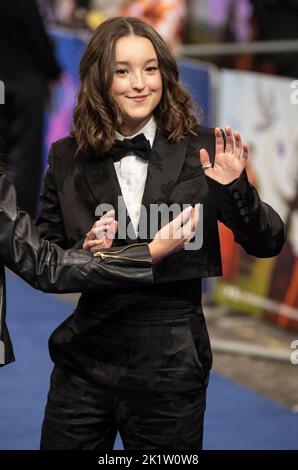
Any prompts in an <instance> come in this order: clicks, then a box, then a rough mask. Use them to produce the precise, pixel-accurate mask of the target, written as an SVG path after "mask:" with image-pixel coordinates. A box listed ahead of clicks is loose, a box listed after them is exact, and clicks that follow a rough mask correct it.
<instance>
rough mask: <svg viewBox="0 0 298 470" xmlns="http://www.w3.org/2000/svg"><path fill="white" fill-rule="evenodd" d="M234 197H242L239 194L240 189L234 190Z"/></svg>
mask: <svg viewBox="0 0 298 470" xmlns="http://www.w3.org/2000/svg"><path fill="white" fill-rule="evenodd" d="M233 198H234V199H239V198H240V195H239V193H238V191H235V192H234V194H233Z"/></svg>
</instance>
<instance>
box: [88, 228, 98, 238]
mask: <svg viewBox="0 0 298 470" xmlns="http://www.w3.org/2000/svg"><path fill="white" fill-rule="evenodd" d="M86 238H87V240H94V238H96V235H95V233H94V230H93V229H91V230H90V232H87V233H86Z"/></svg>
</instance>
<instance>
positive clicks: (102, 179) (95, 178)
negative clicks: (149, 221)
mask: <svg viewBox="0 0 298 470" xmlns="http://www.w3.org/2000/svg"><path fill="white" fill-rule="evenodd" d="M80 165H81V171H82V174H83V178H84V180H85V183H86V185H87V187H88V190H89V192H90V194H91V196H92V198H93V199H94V202H95V204H96V206H98V205H100V204H109V205H111V206H112V207H113V208H114V209H115V219H116V220H117V221H118V222H119V223H120V224H121V225H120V226H119V229H118V233H119V235H120V238H121V240H122V243H123V241H126V242H127V243H132V242H135V240H136V235H135V233H134V231H133V229H132V224H131V220H130V217H129V215H128V211H127V208H126V206H125V203H124V199H123V196H122V192H121V188H120V185H119V181H118V177H117V174H116V171H115V167H114V163H113V160H112V159H111V158H110V157H108V156H107V157H104V158H101V159H99V158H86V159H84V160H83V159H82V160H81V163H80ZM119 198H120V199H119ZM119 201H120V204H121V205H119ZM120 212H121V214H120ZM128 226H129V230H126V227H128ZM127 232H128V234H127ZM129 235H131V236H129ZM116 238H118V234H117V237H116Z"/></svg>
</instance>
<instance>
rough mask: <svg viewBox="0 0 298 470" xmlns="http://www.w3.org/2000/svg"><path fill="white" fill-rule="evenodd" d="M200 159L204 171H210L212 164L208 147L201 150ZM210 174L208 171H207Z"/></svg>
mask: <svg viewBox="0 0 298 470" xmlns="http://www.w3.org/2000/svg"><path fill="white" fill-rule="evenodd" d="M200 160H201V165H202V168H203V170H204V171H208V170H209V168H212V164H211V162H210V158H209V154H208V152H207V150H206V149H201V150H200ZM207 174H208V173H207Z"/></svg>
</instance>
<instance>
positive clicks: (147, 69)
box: [145, 66, 158, 72]
mask: <svg viewBox="0 0 298 470" xmlns="http://www.w3.org/2000/svg"><path fill="white" fill-rule="evenodd" d="M145 70H146V72H156V70H158V67H155V66H151V67H147V68H146V69H145Z"/></svg>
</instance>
